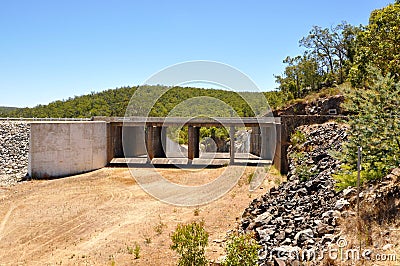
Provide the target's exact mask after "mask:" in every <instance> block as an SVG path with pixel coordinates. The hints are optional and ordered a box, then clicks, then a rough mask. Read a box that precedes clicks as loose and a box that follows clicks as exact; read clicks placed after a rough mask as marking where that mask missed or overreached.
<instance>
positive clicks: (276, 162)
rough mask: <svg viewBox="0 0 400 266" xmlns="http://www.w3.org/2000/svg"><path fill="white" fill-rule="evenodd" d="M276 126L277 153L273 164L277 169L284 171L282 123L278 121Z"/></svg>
mask: <svg viewBox="0 0 400 266" xmlns="http://www.w3.org/2000/svg"><path fill="white" fill-rule="evenodd" d="M275 128H276V148H275V155H274V160H273V162H272V164H273V165H274V166H275V168H276V169H278V170H279V171H280V172H281V173H283V170H284V169H283V168H282V160H283V159H284V158H282V150H281V149H282V140H281V130H282V127H281V123H277V124H276V125H275Z"/></svg>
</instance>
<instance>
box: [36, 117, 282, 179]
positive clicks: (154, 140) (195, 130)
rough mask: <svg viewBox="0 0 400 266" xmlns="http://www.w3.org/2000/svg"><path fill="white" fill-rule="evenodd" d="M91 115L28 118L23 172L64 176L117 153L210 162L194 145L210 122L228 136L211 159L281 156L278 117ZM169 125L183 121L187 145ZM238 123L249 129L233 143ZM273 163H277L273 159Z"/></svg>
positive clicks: (104, 162) (131, 157) (149, 159)
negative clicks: (226, 146)
mask: <svg viewBox="0 0 400 266" xmlns="http://www.w3.org/2000/svg"><path fill="white" fill-rule="evenodd" d="M94 120H95V121H69V122H56V121H47V122H32V123H31V135H30V153H29V175H30V176H31V177H35V178H46V177H60V176H67V175H72V174H78V173H82V172H87V171H91V170H95V169H99V168H102V167H104V166H106V165H107V164H109V163H110V162H115V161H118V160H121V159H125V162H128V161H129V160H131V161H132V160H136V161H138V162H142V161H144V163H149V162H150V163H157V162H164V163H165V162H167V163H174V162H173V160H171V159H173V158H176V159H180V162H183V163H187V164H193V163H196V162H202V160H203V162H204V160H208V161H209V162H211V161H210V158H209V155H206V154H203V155H202V153H201V151H200V145H199V144H200V128H201V127H214V126H215V127H226V128H227V129H228V130H229V134H230V136H231V137H230V152H229V154H228V153H227V154H223V155H221V154H220V155H218V156H219V157H220V158H218V156H216V154H214V155H213V156H214V157H213V158H212V159H213V160H214V162H218V160H220V162H223V164H226V162H227V160H228V162H229V163H231V164H234V163H241V162H242V160H243V159H244V157H246V156H247V157H246V158H247V159H249V160H253V161H254V160H259V161H260V162H262V161H263V162H271V161H274V162H275V163H277V164H279V163H280V161H281V160H280V153H279V151H280V119H279V118H215V119H210V118H194V119H187V118H154V117H153V118H145V117H132V118H106V117H97V118H95V119H94ZM171 126H187V127H188V140H189V143H188V145H187V148H186V147H183V146H180V145H177V144H176V143H172V142H171V140H169V139H168V137H167V134H166V129H167V128H168V127H171ZM238 127H248V128H251V134H248V136H247V137H246V138H247V139H246V140H245V141H244V142H245V144H244V145H242V146H241V147H240V148H235V137H234V136H235V132H236V128H238ZM168 147H170V149H168ZM275 151H278V152H275ZM238 152H240V153H238ZM172 154H178V155H179V156H175V155H174V156H171V155H172ZM244 154H247V155H246V156H244ZM207 156H208V158H207ZM221 156H222V157H221ZM168 159H169V160H168ZM277 168H278V169H280V167H279V165H277Z"/></svg>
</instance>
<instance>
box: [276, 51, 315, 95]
mask: <svg viewBox="0 0 400 266" xmlns="http://www.w3.org/2000/svg"><path fill="white" fill-rule="evenodd" d="M283 63H285V64H287V66H286V67H285V71H284V74H283V76H280V75H278V76H275V79H276V82H277V83H279V84H280V85H279V87H280V89H281V90H282V91H284V92H285V93H287V94H291V95H293V97H294V98H299V97H302V96H304V95H305V94H306V93H307V92H309V91H315V90H317V89H318V88H319V86H320V81H321V78H320V77H321V76H320V75H319V69H318V63H317V62H316V60H315V59H314V58H312V57H310V56H309V55H308V54H304V55H303V56H296V57H290V56H288V57H286V59H285V60H283Z"/></svg>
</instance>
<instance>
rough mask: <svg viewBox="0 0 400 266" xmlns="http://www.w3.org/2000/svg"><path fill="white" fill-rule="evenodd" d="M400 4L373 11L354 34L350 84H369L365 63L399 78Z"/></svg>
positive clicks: (397, 79)
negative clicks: (364, 24) (364, 23)
mask: <svg viewBox="0 0 400 266" xmlns="http://www.w3.org/2000/svg"><path fill="white" fill-rule="evenodd" d="M399 44H400V3H399V1H396V3H395V4H391V5H388V6H387V7H384V8H382V9H377V10H374V11H372V13H371V15H370V19H369V24H368V25H367V26H366V27H365V28H364V29H363V30H361V31H359V32H358V34H357V41H356V56H355V64H354V66H353V68H352V69H351V74H350V75H351V78H350V79H351V82H352V85H353V86H358V87H362V86H369V85H370V84H369V83H370V81H371V79H370V78H369V76H368V72H367V69H368V65H369V64H372V65H374V66H375V67H378V68H379V69H380V71H381V72H382V74H383V75H384V76H385V75H386V74H390V75H392V76H393V77H394V79H395V81H399V80H400V45H399Z"/></svg>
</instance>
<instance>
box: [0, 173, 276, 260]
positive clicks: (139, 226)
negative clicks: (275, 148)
mask: <svg viewBox="0 0 400 266" xmlns="http://www.w3.org/2000/svg"><path fill="white" fill-rule="evenodd" d="M158 171H161V172H162V174H163V175H164V176H166V177H167V178H168V179H170V180H172V181H176V182H177V183H178V182H183V183H185V184H190V183H191V182H190V180H193V181H194V183H198V182H199V180H204V182H209V181H210V180H212V179H213V178H216V177H217V176H218V175H220V174H221V172H222V171H224V168H218V169H204V170H202V171H195V172H192V171H188V170H181V169H161V170H160V169H159V170H158ZM252 171H254V168H249V167H247V168H246V171H245V174H243V176H242V178H241V179H240V180H239V183H238V184H237V185H236V186H235V187H234V188H233V189H232V190H231V191H230V192H229V193H227V194H226V195H225V196H223V197H222V198H220V199H219V200H217V201H214V202H212V203H210V204H208V205H204V206H200V207H176V206H173V205H168V204H165V203H162V202H160V201H158V200H156V199H155V198H153V197H152V196H150V195H148V194H146V193H145V192H144V191H143V190H142V189H141V188H140V186H139V185H138V184H137V183H136V182H135V180H134V179H133V178H132V177H131V175H130V173H129V170H128V169H125V168H104V169H101V170H98V171H95V172H91V173H87V174H83V175H77V176H73V177H68V178H62V179H56V180H45V181H29V182H24V183H20V184H17V185H15V186H13V187H0V206H1V207H0V265H176V262H177V258H178V257H177V255H176V253H175V252H174V251H172V250H171V249H170V245H171V240H170V235H171V233H172V232H173V231H174V230H175V228H176V226H177V224H179V223H189V222H191V221H193V220H201V219H203V220H204V222H205V228H206V230H207V231H208V233H209V234H210V237H209V242H210V244H209V246H208V248H207V257H208V258H209V259H217V258H218V257H220V256H221V255H223V254H224V250H223V247H222V245H223V243H220V240H222V239H223V238H224V237H225V235H226V232H227V231H228V230H232V229H234V228H235V227H236V226H237V223H238V221H239V220H240V218H239V217H240V216H241V213H242V211H243V210H244V208H245V207H246V206H248V204H249V203H250V201H251V200H252V199H254V198H255V197H257V196H258V195H261V194H264V193H266V192H267V191H268V189H269V188H270V187H271V186H273V185H276V183H278V182H280V181H281V180H278V177H273V176H270V175H267V177H266V179H265V181H264V183H263V184H262V185H261V187H259V188H258V189H257V190H255V191H254V192H251V193H250V192H249V186H248V184H247V182H248V178H249V176H250V174H251V172H252ZM188 180H189V182H188ZM135 245H139V246H140V258H139V259H135V256H134V254H131V253H132V249H134V247H135Z"/></svg>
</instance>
